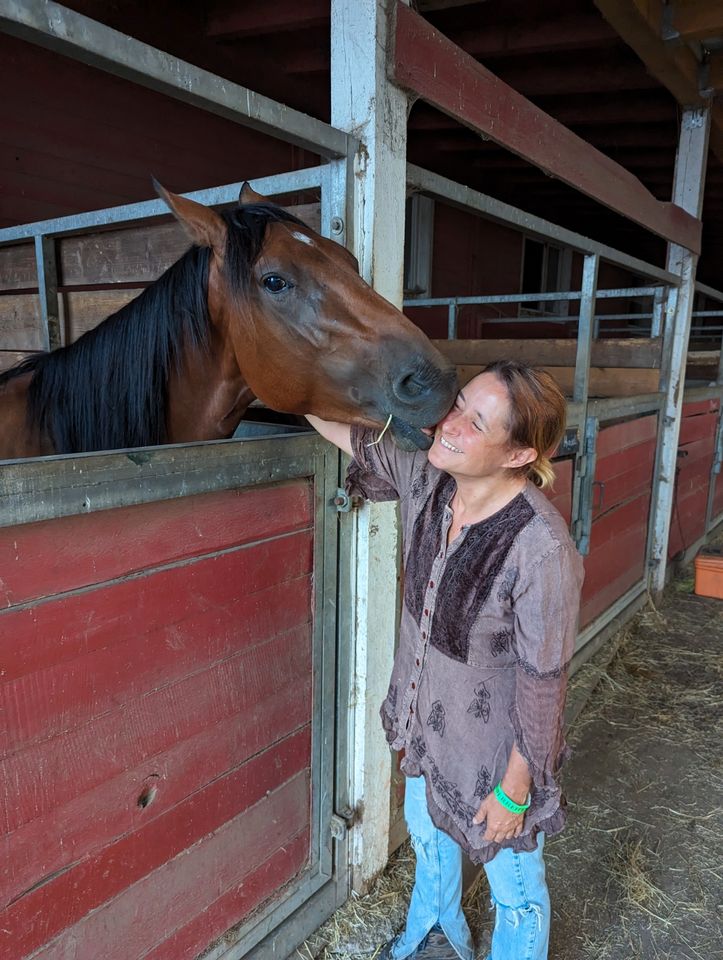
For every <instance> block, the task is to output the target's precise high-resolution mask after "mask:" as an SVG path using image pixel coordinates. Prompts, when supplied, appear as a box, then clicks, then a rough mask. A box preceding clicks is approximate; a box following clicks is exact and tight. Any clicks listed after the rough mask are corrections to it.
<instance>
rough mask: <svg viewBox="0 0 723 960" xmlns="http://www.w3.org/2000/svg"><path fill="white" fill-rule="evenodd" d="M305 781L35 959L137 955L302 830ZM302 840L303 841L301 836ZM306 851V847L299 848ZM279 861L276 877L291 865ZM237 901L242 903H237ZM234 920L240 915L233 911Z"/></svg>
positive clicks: (290, 872)
mask: <svg viewBox="0 0 723 960" xmlns="http://www.w3.org/2000/svg"><path fill="white" fill-rule="evenodd" d="M309 789H310V785H309V781H308V778H307V777H305V776H299V777H297V778H296V779H294V780H292V781H291V782H290V783H289V784H287V785H285V786H284V787H282V788H280V789H279V790H277V791H274V792H273V793H271V794H270V796H269V797H268V800H267V801H262V802H261V803H259V804H257V805H256V807H253V808H252V809H251V810H250V811H248V813H245V814H242V815H241V816H239V817H236V818H235V819H234V820H233V821H231V822H229V823H228V824H226V825H225V826H224V827H222V828H221V829H219V830H217V831H216V832H215V833H212V834H210V835H209V836H207V837H205V838H204V839H203V840H202V841H200V842H199V843H197V844H196V845H195V846H193V847H191V848H189V849H188V850H187V852H186V853H184V855H183V856H179V857H175V858H174V859H173V860H170V861H169V862H168V863H166V864H164V865H163V866H162V867H160V868H158V869H157V870H155V871H154V872H153V873H151V874H149V875H148V876H146V877H144V878H143V879H141V880H139V881H138V882H136V883H135V884H134V885H133V886H132V887H130V888H128V889H126V890H124V891H123V892H122V893H120V894H119V895H118V896H117V897H115V898H114V899H113V900H111V901H109V902H107V903H106V904H104V905H103V906H102V907H100V908H99V909H98V910H95V911H93V912H92V913H90V914H88V915H86V916H85V917H84V918H83V919H81V920H80V921H79V922H78V923H76V924H75V925H74V926H72V927H69V928H67V929H66V930H65V932H64V933H63V935H62V936H60V937H59V938H58V939H57V940H55V941H54V942H53V943H51V944H50V945H49V946H48V947H46V948H45V949H44V951H43V954H42V956H43V960H67V958H68V957H69V956H72V957H73V960H97V958H98V957H99V956H102V957H103V958H104V960H128V958H129V957H142V956H145V954H146V952H147V951H148V950H150V949H151V948H153V947H155V946H156V945H157V944H158V943H159V942H161V941H162V940H163V939H164V937H166V936H167V935H168V932H169V931H172V930H176V929H178V928H179V927H180V926H182V925H183V924H184V923H188V920H189V918H190V917H194V916H197V915H198V914H199V913H201V912H202V911H203V910H205V909H206V908H207V907H208V905H209V904H210V903H212V902H213V901H214V900H215V899H216V898H217V896H218V892H219V891H230V890H231V889H232V888H233V887H236V888H237V889H239V890H242V889H243V887H244V885H245V881H246V878H247V877H250V876H251V874H252V872H253V871H255V870H256V869H258V867H259V866H260V865H261V864H263V863H264V862H265V861H266V860H267V859H268V857H269V855H271V854H273V853H275V852H276V851H282V852H283V849H284V847H285V846H286V844H287V843H290V842H291V841H292V839H293V838H295V837H298V836H299V834H301V833H303V834H304V835H305V836H306V837H308V836H309V832H310V831H309V824H308V795H309ZM307 842H308V841H307ZM307 849H308V846H307ZM297 864H298V860H297V859H296V858H294V860H293V861H289V863H288V864H287V871H286V874H285V875H283V874H282V883H281V885H282V886H283V884H284V883H287V882H288V881H290V880H291V879H293V877H294V876H295V874H296V873H297V871H298V866H297ZM242 902H243V901H242ZM238 919H239V920H241V919H243V917H239V918H238Z"/></svg>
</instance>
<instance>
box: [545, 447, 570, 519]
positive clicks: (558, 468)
mask: <svg viewBox="0 0 723 960" xmlns="http://www.w3.org/2000/svg"><path fill="white" fill-rule="evenodd" d="M553 466H554V468H555V483H554V485H553V487H552V490H547V491H546V493H547V496H548V497H549V499H550V501H551V502H552V503H553V504H554V506H555V507H557V509H558V510H559V511H560V513H561V514H562V516H563V517H564V518H565V522H566V523H567V524H568V526H569V524H570V515H571V512H572V466H573V461H572V460H571V459H569V458H568V459H566V460H557V461H555V463H553Z"/></svg>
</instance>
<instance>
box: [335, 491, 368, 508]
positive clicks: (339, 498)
mask: <svg viewBox="0 0 723 960" xmlns="http://www.w3.org/2000/svg"><path fill="white" fill-rule="evenodd" d="M332 503H333V505H334V506H335V507H336V509H337V512H338V513H349V511H350V510H355V509H356V508H357V507H358V506H360V505H361V503H362V498H361V497H350V496H349V494H348V493H347V492H346V490H342V488H341V487H338V488H337V491H336V495H335V497H334V499H333V500H332Z"/></svg>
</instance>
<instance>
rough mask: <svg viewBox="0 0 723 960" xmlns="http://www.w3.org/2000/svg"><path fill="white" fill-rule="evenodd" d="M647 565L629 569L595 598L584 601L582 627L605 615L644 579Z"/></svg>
mask: <svg viewBox="0 0 723 960" xmlns="http://www.w3.org/2000/svg"><path fill="white" fill-rule="evenodd" d="M644 571H645V564H644V563H643V562H642V561H640V563H637V564H635V565H634V566H632V567H629V568H628V569H627V570H624V571H623V572H622V573H621V574H619V575H618V576H616V577H614V579H612V580H610V581H609V582H608V583H607V585H606V586H605V587H603V588H602V589H600V590H598V591H597V593H595V594H594V596H592V597H590V598H588V599H586V600H584V602H583V604H582V607H581V609H580V626H581V627H586V626H587V625H588V624H589V623H592V621H593V620H594V619H595V618H596V617H598V616H600V614H601V613H604V612H605V610H607V609H608V607H610V606H611V605H612V604H613V603H615V601H616V600H617V599H619V598H620V597H622V596H623V594H625V593H626V592H627V591H628V590H629V589H630V588H631V587H632V586H634V584H636V583H637V582H638V581H639V580H641V579H642V577H643V574H644Z"/></svg>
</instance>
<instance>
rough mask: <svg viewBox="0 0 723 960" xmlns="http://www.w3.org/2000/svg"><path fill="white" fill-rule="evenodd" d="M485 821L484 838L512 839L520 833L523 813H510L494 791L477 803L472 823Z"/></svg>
mask: <svg viewBox="0 0 723 960" xmlns="http://www.w3.org/2000/svg"><path fill="white" fill-rule="evenodd" d="M485 820H486V821H487V829H486V830H485V834H484V839H485V840H493V841H494V842H495V843H501V842H502V840H512V838H513V837H519V835H520V834H521V833H522V826H523V824H524V821H525V815H524V813H511V812H510V811H509V810H507V809H506V808H505V807H503V806H502V804H501V803H500V802H499V800H498V799H497V797H496V796H495V795H494V793H490V794H488V795H487V796H486V797H485V798H484V800H483V801H482V803H481V804H480V805H479V810H478V811H477V813H476V814H475V817H474V820H473V821H472V823H477V824H479V823H483V822H484V821H485Z"/></svg>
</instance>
